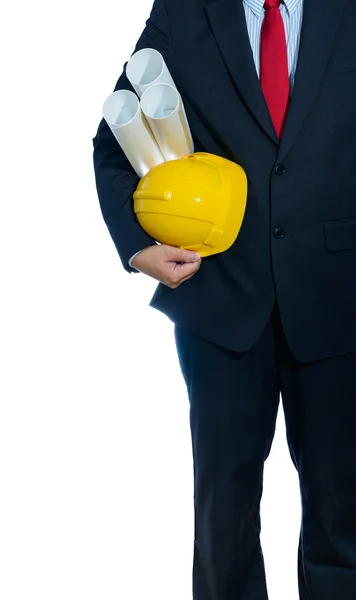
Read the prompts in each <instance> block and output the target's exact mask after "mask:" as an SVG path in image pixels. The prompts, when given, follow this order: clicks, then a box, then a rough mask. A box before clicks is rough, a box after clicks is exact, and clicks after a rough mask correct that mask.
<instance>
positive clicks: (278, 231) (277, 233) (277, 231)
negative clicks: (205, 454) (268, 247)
mask: <svg viewBox="0 0 356 600" xmlns="http://www.w3.org/2000/svg"><path fill="white" fill-rule="evenodd" d="M285 234H286V232H285V231H284V229H278V227H276V229H275V230H274V232H273V235H274V237H275V238H277V240H281V239H282V238H284V236H285Z"/></svg>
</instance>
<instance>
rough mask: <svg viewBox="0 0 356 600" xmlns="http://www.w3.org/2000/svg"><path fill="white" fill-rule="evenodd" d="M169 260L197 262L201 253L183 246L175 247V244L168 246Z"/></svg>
mask: <svg viewBox="0 0 356 600" xmlns="http://www.w3.org/2000/svg"><path fill="white" fill-rule="evenodd" d="M167 248H168V252H167V256H168V260H174V261H176V262H196V261H197V260H200V254H199V253H198V252H193V251H192V250H185V249H183V248H175V247H174V246H167Z"/></svg>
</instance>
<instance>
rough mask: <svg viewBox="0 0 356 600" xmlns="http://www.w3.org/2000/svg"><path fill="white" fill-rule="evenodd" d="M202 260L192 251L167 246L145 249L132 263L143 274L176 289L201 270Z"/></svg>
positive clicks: (157, 245) (159, 245) (161, 245)
mask: <svg viewBox="0 0 356 600" xmlns="http://www.w3.org/2000/svg"><path fill="white" fill-rule="evenodd" d="M201 261H202V259H201V258H200V256H199V254H197V253H195V252H192V251H191V250H181V249H180V248H176V247H175V246H168V245H167V244H155V245H154V246H148V247H147V248H144V250H142V251H141V252H140V254H138V255H137V256H136V257H135V258H134V259H133V261H132V266H133V267H135V269H137V270H138V271H141V273H145V275H149V276H150V277H153V279H157V280H158V281H160V282H161V283H163V284H164V285H167V286H168V287H170V288H172V289H175V288H177V287H178V286H179V285H180V284H181V283H183V281H186V280H187V279H190V278H191V277H193V275H195V273H196V272H197V271H198V270H199V268H200V265H201Z"/></svg>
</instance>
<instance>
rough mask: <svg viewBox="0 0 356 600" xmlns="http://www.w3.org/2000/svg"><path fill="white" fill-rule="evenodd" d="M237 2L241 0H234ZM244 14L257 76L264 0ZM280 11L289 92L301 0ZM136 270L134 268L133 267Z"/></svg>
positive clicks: (248, 2)
mask: <svg viewBox="0 0 356 600" xmlns="http://www.w3.org/2000/svg"><path fill="white" fill-rule="evenodd" d="M235 1H236V2H239V1H241V0H235ZM242 2H243V5H244V9H245V16H246V25H247V31H248V35H249V38H250V44H251V49H252V53H253V58H254V61H255V66H256V71H257V75H258V77H259V76H260V41H261V27H262V22H263V18H264V16H265V9H264V8H263V5H264V0H242ZM280 11H281V14H282V18H283V23H284V27H285V31H286V41H287V53H288V72H289V77H290V87H291V92H292V90H293V85H294V75H295V70H296V67H297V58H298V49H299V39H300V31H301V25H302V17H303V0H284V2H283V3H282V4H281V5H280ZM140 252H141V250H139V252H136V254H134V255H133V256H131V258H130V260H129V265H130V267H131V268H132V269H134V268H135V267H133V266H132V264H131V263H132V261H133V259H134V258H135V256H137V254H139V253H140ZM135 270H136V269H135Z"/></svg>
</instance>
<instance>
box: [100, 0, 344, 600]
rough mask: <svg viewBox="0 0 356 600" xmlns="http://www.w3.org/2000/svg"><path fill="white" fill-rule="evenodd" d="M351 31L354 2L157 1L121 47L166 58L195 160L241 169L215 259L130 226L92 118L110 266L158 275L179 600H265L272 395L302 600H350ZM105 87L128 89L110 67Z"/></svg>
mask: <svg viewBox="0 0 356 600" xmlns="http://www.w3.org/2000/svg"><path fill="white" fill-rule="evenodd" d="M355 31H356V3H355V2H353V1H352V0H304V2H303V1H302V0H284V3H280V2H279V1H278V0H267V1H266V2H265V3H264V2H263V0H156V1H155V3H154V6H153V9H152V12H151V15H150V18H149V19H148V21H147V23H146V27H145V29H144V31H143V33H142V36H141V37H140V39H139V41H138V43H137V46H136V49H135V50H139V49H141V48H144V47H152V48H156V49H157V50H159V51H160V52H161V54H162V55H163V57H164V59H165V61H166V63H167V65H168V68H169V70H170V71H171V74H172V76H173V79H174V80H175V83H176V85H177V87H178V89H179V91H180V93H181V95H182V98H183V102H184V105H185V109H186V113H187V117H188V120H189V123H190V127H191V130H192V134H193V139H194V144H195V151H206V152H211V153H213V154H217V155H220V156H223V157H225V158H228V159H230V160H232V161H235V162H236V163H238V164H240V165H241V166H242V167H243V168H244V169H245V171H246V173H247V177H248V187H249V190H248V199H247V208H246V214H245V218H244V222H243V225H242V228H241V231H240V233H239V236H238V238H237V239H236V242H235V243H234V244H233V246H232V247H231V248H230V249H229V250H227V251H226V252H224V253H221V254H218V255H214V256H211V257H208V258H204V259H203V260H201V259H199V258H198V259H196V258H195V257H194V256H193V253H191V252H189V251H184V250H179V249H174V248H170V247H168V246H164V245H157V244H156V243H155V240H153V239H152V238H150V237H149V236H148V235H147V234H146V233H145V232H144V231H143V230H142V229H141V228H140V227H139V225H138V222H137V221H136V218H135V215H134V212H133V203H132V194H133V191H134V190H135V188H136V186H137V183H138V177H137V176H136V175H135V173H134V172H133V170H132V168H131V167H130V165H129V164H128V161H127V160H126V158H125V157H124V155H123V153H122V152H121V150H120V147H119V146H118V144H117V142H116V140H115V139H114V137H113V135H112V134H111V132H110V130H109V128H108V127H107V125H106V124H105V122H104V121H102V122H101V123H100V125H99V129H98V132H97V135H96V137H95V138H94V163H95V172H96V181H97V189H98V195H99V200H100V205H101V209H102V213H103V217H104V220H105V222H106V224H107V226H108V229H109V231H110V234H111V236H112V239H113V241H114V243H115V245H116V248H117V250H118V253H119V255H120V257H121V260H122V263H123V266H124V268H125V269H126V270H127V271H128V272H129V273H134V272H139V271H140V272H142V273H145V274H147V275H149V276H151V277H154V278H155V279H157V280H158V281H160V283H159V285H158V287H157V289H156V291H155V294H154V296H153V298H152V300H151V303H150V305H151V306H152V307H154V308H156V309H157V310H160V311H162V312H163V313H164V314H166V315H167V316H168V317H169V318H170V319H171V320H172V321H173V322H174V323H175V339H176V344H177V351H178V356H179V360H180V365H181V369H182V373H183V375H184V378H185V381H186V384H187V389H188V393H189V401H190V425H191V433H192V446H193V458H194V509H195V536H194V564H193V596H194V600H266V599H267V591H266V582H265V573H264V565H263V556H262V552H261V547H260V541H259V533H260V520H259V506H260V498H261V493H262V480H263V467H264V461H265V460H266V458H267V456H268V454H269V451H270V446H271V443H272V439H273V434H274V429H275V421H276V414H277V409H278V404H279V397H280V394H281V397H282V402H283V408H284V413H285V419H286V429H287V439H288V445H289V449H290V454H291V457H292V460H293V463H294V465H295V467H296V469H297V471H298V474H299V479H300V489H301V501H302V508H303V511H302V526H301V535H300V544H299V555H298V557H299V558H298V575H299V593H300V598H301V600H355V598H356V35H355ZM120 88H125V89H132V88H131V86H130V84H129V82H128V80H127V78H126V76H125V74H124V73H123V74H122V75H121V77H120V78H119V80H118V82H117V85H116V88H115V89H120ZM217 201H218V198H217ZM180 262H183V263H184V264H179V263H180ZM280 551H281V552H283V549H280Z"/></svg>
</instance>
